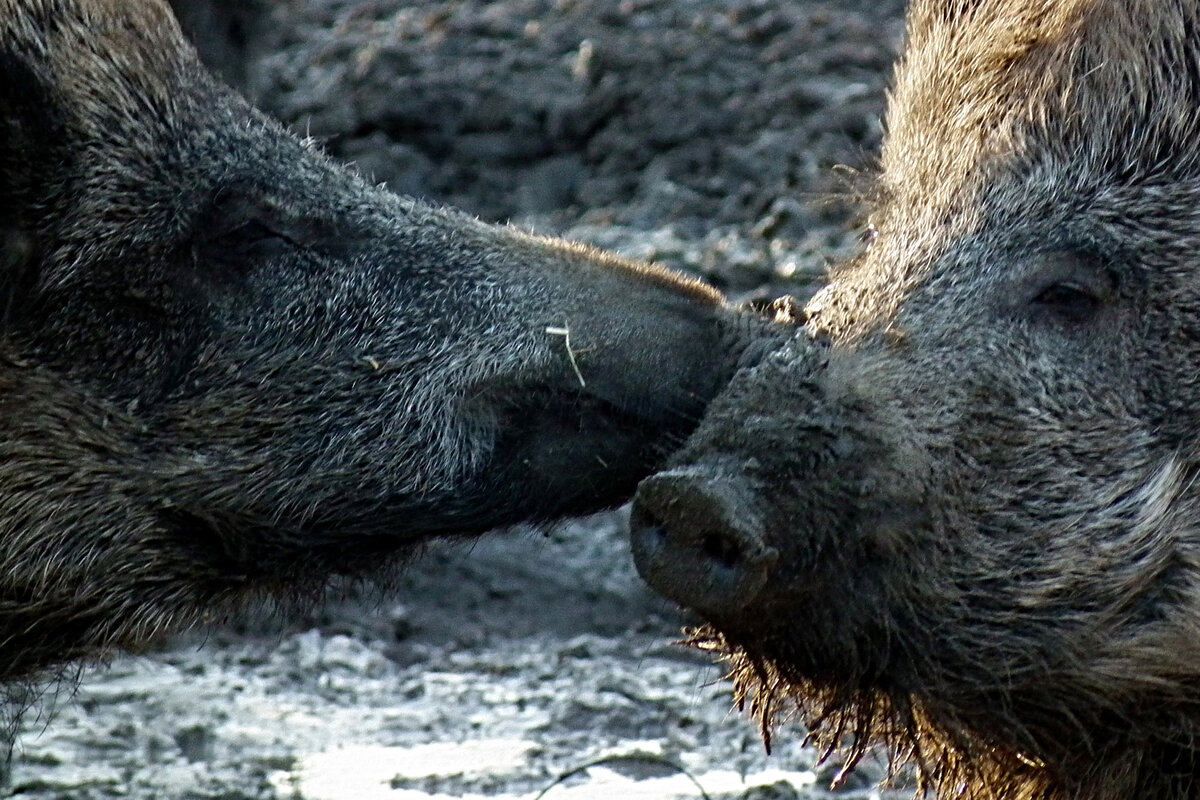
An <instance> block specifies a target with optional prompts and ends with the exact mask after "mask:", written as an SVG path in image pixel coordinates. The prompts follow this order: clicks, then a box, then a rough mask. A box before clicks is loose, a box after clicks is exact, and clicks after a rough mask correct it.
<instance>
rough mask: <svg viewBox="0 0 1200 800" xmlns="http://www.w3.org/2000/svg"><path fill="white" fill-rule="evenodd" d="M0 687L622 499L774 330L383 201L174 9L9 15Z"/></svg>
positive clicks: (131, 1)
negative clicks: (222, 62) (295, 132)
mask: <svg viewBox="0 0 1200 800" xmlns="http://www.w3.org/2000/svg"><path fill="white" fill-rule="evenodd" d="M0 108H3V115H2V117H0V683H10V682H13V681H15V680H24V679H36V678H37V677H38V676H40V675H43V674H46V671H47V670H49V669H52V668H54V667H56V666H57V665H61V664H63V663H65V662H66V661H69V660H71V659H77V658H81V657H91V656H95V655H97V654H100V653H102V652H104V651H107V650H109V649H112V648H119V647H133V646H140V645H142V644H144V643H145V642H147V641H148V640H151V639H153V638H154V637H155V636H157V635H158V634H160V633H162V632H164V631H168V630H171V629H176V628H179V627H180V626H185V625H189V624H193V623H196V622H201V621H205V620H208V619H213V618H218V617H220V616H222V615H223V614H225V613H226V612H228V611H229V610H230V609H232V608H235V607H237V606H239V605H240V604H242V603H244V602H245V601H247V600H253V599H254V598H258V597H262V596H265V595H277V596H285V597H286V596H290V595H293V594H296V593H308V594H311V593H313V590H314V589H315V588H318V587H320V586H321V585H322V583H323V582H324V581H325V580H326V579H327V578H328V577H329V576H331V575H334V574H340V573H360V572H364V571H368V572H369V571H374V570H377V569H378V568H379V567H380V565H381V564H386V563H390V562H395V561H397V560H403V559H404V558H405V557H406V556H408V555H411V553H412V552H413V551H414V550H415V549H416V547H417V546H418V545H419V544H420V543H421V542H423V541H425V540H428V539H429V538H430V537H435V536H443V535H471V534H477V533H480V532H483V531H486V530H488V529H491V528H495V527H497V526H504V525H509V524H512V523H516V522H519V521H540V520H549V519H552V518H556V517H559V516H562V515H569V514H575V513H578V512H585V511H589V510H593V509H597V508H601V507H604V506H611V505H615V504H617V503H619V502H621V501H622V500H623V499H624V498H626V497H628V496H629V495H630V494H632V492H633V489H634V487H635V486H636V483H637V481H638V480H639V479H640V478H641V477H643V476H644V475H646V474H648V473H649V472H650V471H652V469H653V468H655V466H656V465H657V464H659V462H660V458H661V456H662V455H663V454H664V453H665V452H667V450H668V449H669V448H671V447H673V446H678V444H679V443H680V441H682V439H683V438H684V437H685V436H686V435H687V433H689V432H690V430H691V429H692V428H693V427H694V425H695V422H696V421H697V420H698V418H699V416H700V414H701V412H702V411H703V408H704V406H705V403H706V401H707V400H708V399H709V398H711V396H713V395H714V394H715V393H716V391H717V389H718V387H719V386H720V385H721V382H722V380H727V379H728V377H729V375H730V374H732V372H733V369H734V367H735V365H736V361H737V360H738V358H739V357H740V353H741V350H742V343H744V342H748V341H750V340H751V339H752V338H757V334H755V336H754V337H752V336H751V333H752V331H754V330H757V329H758V327H759V323H758V322H756V321H754V320H750V319H747V318H745V317H743V316H741V315H739V314H736V313H734V312H733V311H732V310H731V309H729V308H727V307H726V306H724V305H723V304H722V302H721V299H720V297H719V296H718V295H717V294H716V293H715V292H713V291H711V290H710V289H708V288H705V287H703V286H701V285H699V284H697V283H694V282H689V281H686V280H682V279H680V278H678V277H676V276H674V275H671V274H668V273H667V272H665V271H662V270H659V269H655V268H652V267H648V266H645V265H641V264H634V263H629V262H626V261H623V260H620V259H618V258H615V257H612V256H608V255H605V254H602V253H599V252H596V251H593V250H589V249H586V248H584V247H581V246H577V245H573V244H568V243H564V242H560V241H554V240H551V239H547V238H541V237H537V236H531V235H526V234H522V233H520V232H517V231H515V230H513V229H511V228H504V227H498V226H491V225H486V224H483V223H480V222H478V221H476V220H474V219H472V218H471V217H468V216H466V215H463V214H461V213H458V212H455V211H453V210H449V209H444V208H436V207H432V206H430V205H427V204H424V203H422V202H419V201H415V200H412V199H406V198H401V197H397V196H394V195H392V194H389V193H388V192H386V191H383V190H381V189H379V188H376V187H373V186H371V185H369V184H368V183H367V182H366V181H364V180H362V179H361V178H359V177H358V176H357V175H355V174H353V173H352V172H351V171H349V170H347V169H345V168H343V167H341V166H338V165H336V164H334V163H332V162H331V161H329V160H328V159H326V158H325V157H324V156H322V155H321V154H320V153H319V152H317V151H316V149H315V148H314V147H313V146H312V145H311V144H310V143H306V142H302V141H300V140H298V139H296V138H295V137H293V136H291V135H289V134H288V133H287V132H285V130H284V129H283V128H282V127H281V126H280V125H279V124H277V123H275V122H273V121H271V120H269V119H267V118H266V117H264V116H263V115H261V114H260V113H258V112H256V111H255V110H254V109H252V108H250V107H249V106H248V105H247V104H246V103H245V102H244V101H243V100H242V99H241V98H239V97H238V96H237V95H236V94H235V93H234V92H233V91H231V90H229V89H227V88H225V87H223V86H222V85H220V84H219V83H218V82H216V81H215V80H214V79H213V78H211V77H210V76H209V75H208V74H207V73H206V72H205V71H204V70H203V69H202V68H201V67H200V65H199V63H198V61H197V59H196V57H195V54H194V52H193V51H192V49H191V48H190V47H189V46H188V45H187V44H186V43H185V42H184V41H183V39H182V38H181V35H180V33H179V31H178V28H177V26H176V23H175V20H174V19H173V18H172V16H171V13H170V11H169V10H168V8H167V6H166V4H165V2H163V1H162V0H0Z"/></svg>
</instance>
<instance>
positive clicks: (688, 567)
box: [629, 467, 779, 617]
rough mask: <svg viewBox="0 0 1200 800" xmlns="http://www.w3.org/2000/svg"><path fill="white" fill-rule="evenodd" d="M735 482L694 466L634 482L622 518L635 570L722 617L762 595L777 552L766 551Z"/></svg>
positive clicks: (685, 601) (745, 491)
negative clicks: (629, 504)
mask: <svg viewBox="0 0 1200 800" xmlns="http://www.w3.org/2000/svg"><path fill="white" fill-rule="evenodd" d="M749 494H750V492H749V491H748V489H747V487H745V486H743V485H742V483H741V480H740V479H739V478H737V477H733V476H728V477H724V476H721V475H713V474H711V473H708V472H705V471H703V470H702V469H700V468H697V467H686V468H680V469H674V470H670V471H667V472H661V473H659V474H657V475H654V476H652V477H650V478H647V479H646V480H644V481H642V483H641V485H640V486H639V487H638V492H637V497H636V499H635V500H634V504H633V513H632V516H631V518H630V523H629V524H630V535H631V542H632V546H633V558H634V562H635V563H636V565H637V569H638V572H639V573H640V574H641V576H642V579H643V580H645V581H646V582H647V583H648V584H650V586H652V587H653V588H654V589H655V590H656V591H658V592H659V593H660V594H662V595H664V596H666V597H668V598H670V599H672V600H674V601H675V602H677V603H680V604H681V605H684V606H687V607H689V608H692V609H695V610H696V611H699V612H700V613H702V614H710V615H714V616H718V617H720V616H724V615H727V614H730V613H735V612H737V611H738V610H740V609H742V608H743V607H745V606H747V605H749V604H750V603H751V602H753V601H754V600H755V599H756V598H757V596H758V595H759V594H760V593H761V592H762V591H763V588H764V587H765V586H766V584H767V580H768V578H769V577H770V574H771V571H772V569H773V568H774V567H775V564H776V563H778V561H779V551H778V550H776V549H775V548H774V547H771V546H769V545H768V544H767V543H766V541H765V539H764V537H763V534H762V529H761V527H760V526H759V524H758V523H757V521H756V518H755V515H754V514H753V513H751V511H750V509H751V506H750V505H749V503H748V502H747V498H748V496H749Z"/></svg>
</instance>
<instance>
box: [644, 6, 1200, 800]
mask: <svg viewBox="0 0 1200 800" xmlns="http://www.w3.org/2000/svg"><path fill="white" fill-rule="evenodd" d="M887 121H888V130H889V135H888V138H887V141H886V144H885V146H884V150H883V158H882V170H881V173H880V175H879V177H878V181H877V185H876V191H875V195H876V199H875V201H874V204H873V206H872V208H871V221H872V226H873V229H874V231H875V235H874V237H873V241H872V243H871V245H870V247H869V249H868V250H867V252H866V253H865V254H864V255H863V256H862V257H861V258H859V259H858V260H856V261H855V262H853V263H851V264H848V265H846V266H844V267H842V268H840V269H838V270H836V271H835V272H834V273H833V274H832V276H831V282H830V284H829V286H828V288H826V289H825V290H824V291H823V292H821V293H820V294H819V295H818V296H817V297H816V298H814V300H813V302H812V303H811V304H810V306H809V308H808V314H809V320H808V322H807V325H806V327H805V330H804V331H803V332H801V333H800V334H799V335H798V337H797V339H796V340H795V341H794V342H792V343H791V344H790V345H789V346H788V347H786V348H784V349H782V350H780V351H778V352H776V353H775V354H773V355H772V356H771V357H769V358H768V359H767V360H766V361H765V362H764V363H763V364H761V365H759V366H758V367H756V368H754V369H752V370H748V371H746V372H744V373H742V374H741V375H739V376H738V377H737V378H735V379H734V381H733V383H732V384H731V386H730V387H729V388H728V390H727V391H726V392H725V393H724V394H723V395H722V396H721V398H719V399H718V400H717V401H716V402H715V403H714V405H713V406H712V408H711V409H710V412H709V414H708V416H707V417H706V419H705V421H704V422H703V424H702V426H701V428H700V429H699V430H698V431H697V433H696V434H695V435H694V436H693V437H692V439H691V440H690V442H689V444H688V445H687V446H686V448H685V449H684V451H683V452H682V453H681V454H680V455H679V456H678V458H677V459H676V460H675V466H674V468H673V469H672V470H670V471H668V472H665V473H663V474H661V475H659V476H656V477H653V478H650V479H648V480H647V481H646V482H645V483H643V485H642V488H641V490H640V491H639V501H638V505H637V506H636V508H635V519H636V520H637V527H636V530H635V547H636V548H638V550H639V567H640V568H641V569H642V570H643V574H645V575H646V577H647V579H648V580H649V581H650V582H651V583H653V584H654V585H655V586H657V587H658V588H659V589H660V590H662V591H663V592H664V593H666V594H668V595H670V596H672V597H675V598H676V599H678V600H680V601H681V602H683V603H684V604H687V605H692V606H693V607H696V608H697V609H698V610H700V611H701V613H702V614H703V615H704V616H705V617H707V619H708V620H709V621H710V622H711V623H712V627H710V628H708V629H706V630H703V631H699V632H697V633H696V634H695V641H696V643H698V644H700V645H702V646H704V647H709V648H712V649H715V650H717V651H719V652H722V653H725V654H727V657H728V658H729V659H730V663H731V667H732V672H733V676H734V679H735V680H736V682H737V685H738V691H739V693H740V697H741V698H742V699H743V701H744V702H748V703H750V704H751V705H752V706H753V707H754V708H755V711H756V713H757V714H758V715H759V717H760V719H761V721H762V724H763V726H764V728H769V727H770V725H771V724H772V721H773V720H775V719H777V718H778V717H779V716H780V715H781V714H785V713H788V712H790V711H791V710H792V709H793V708H798V709H799V711H800V713H801V715H802V717H803V718H804V719H805V720H807V722H808V724H809V725H810V726H811V729H812V731H813V737H814V739H815V740H816V741H817V742H818V743H820V744H821V745H822V746H824V747H826V748H829V749H837V748H846V749H848V750H849V755H850V757H851V760H853V758H855V757H857V755H859V754H861V752H862V751H863V749H864V748H866V747H869V746H871V745H873V744H878V743H882V744H885V745H887V746H888V747H889V748H890V749H891V751H892V753H893V755H894V756H895V758H896V759H897V760H898V761H899V762H905V761H911V762H915V763H916V764H917V765H918V767H919V768H920V774H921V776H922V778H923V781H924V786H925V787H926V788H927V789H928V790H930V791H931V792H932V793H934V794H936V795H937V796H938V797H941V798H951V797H954V798H969V799H972V800H979V799H982V798H1005V799H1006V800H1014V799H1019V798H1041V799H1042V800H1068V798H1069V799H1070V800H1117V799H1118V798H1128V799H1132V798H1137V799H1138V800H1141V799H1142V798H1156V800H1166V799H1169V798H1194V797H1200V555H1198V554H1200V532H1198V530H1197V524H1198V521H1200V485H1198V483H1197V475H1198V469H1200V468H1198V459H1200V426H1198V424H1197V419H1198V416H1197V408H1198V407H1200V270H1198V265H1200V255H1198V254H1200V213H1198V212H1197V209H1200V159H1198V153H1200V148H1198V146H1197V143H1198V142H1200V137H1198V133H1200V3H1197V2H1195V0H1186V2H1185V1H1184V0H1156V1H1153V2H1152V1H1151V0H1062V1H1061V2H1048V1H1047V0H975V1H974V2H967V1H966V0H959V1H958V2H951V1H950V0H916V1H915V2H914V3H913V5H912V8H911V9H910V13H909V35H908V44H907V50H906V53H905V55H904V57H903V59H902V61H901V63H900V66H899V68H898V71H897V76H896V82H895V89H894V94H893V96H892V98H891V104H890V108H889V111H888V116H887ZM689 530H691V531H693V532H692V533H688V531H689ZM695 531H699V533H696V532H695ZM700 534H703V535H700ZM680 543H682V544H680ZM664 547H665V548H667V550H664V551H662V552H669V553H672V554H673V555H674V556H679V555H680V553H684V552H690V553H693V555H692V556H688V558H691V559H692V560H691V561H687V559H680V558H678V557H676V558H672V559H670V561H669V563H668V561H667V560H664V558H665V557H664V556H662V555H661V553H660V551H659V549H658V548H664ZM689 547H690V548H691V549H690V550H689V549H688V548H689ZM671 548H675V549H674V550H671ZM697 550H698V551H700V552H701V554H702V555H694V553H695V552H696V551H697ZM699 558H705V559H707V561H705V562H704V563H706V564H707V565H708V566H707V567H704V568H703V569H705V570H707V572H704V573H703V574H704V575H705V576H706V579H707V580H708V581H709V583H708V584H705V583H704V581H697V580H695V574H696V573H697V571H699V570H701V568H700V567H697V566H696V564H697V563H699V562H698V561H697V559H699ZM749 561H753V565H752V566H745V565H746V564H748V563H749ZM680 564H684V566H680ZM688 564H690V565H691V566H687V565H688ZM689 569H691V570H693V572H692V573H688V572H687V570H689ZM730 576H732V577H730ZM723 582H724V583H723ZM698 586H700V587H701V588H697V587H698ZM722 587H733V588H735V589H740V588H742V587H749V588H748V589H746V590H745V591H742V592H741V593H740V595H737V596H732V595H731V594H730V593H729V592H726V591H725V589H723V588H722Z"/></svg>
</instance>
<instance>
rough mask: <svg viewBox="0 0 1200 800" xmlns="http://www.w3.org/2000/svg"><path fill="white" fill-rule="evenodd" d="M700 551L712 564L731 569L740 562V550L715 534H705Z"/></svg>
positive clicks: (726, 539)
mask: <svg viewBox="0 0 1200 800" xmlns="http://www.w3.org/2000/svg"><path fill="white" fill-rule="evenodd" d="M700 550H701V551H702V552H703V553H704V555H706V556H708V558H709V559H710V560H712V561H713V562H715V563H717V564H720V565H721V566H723V567H727V568H729V569H733V568H734V567H736V566H737V565H738V562H739V561H741V560H742V551H741V548H740V547H738V546H737V544H735V543H734V542H732V541H730V540H729V539H728V538H726V537H724V536H721V535H719V534H715V533H708V534H705V535H704V537H703V538H702V540H701V545H700Z"/></svg>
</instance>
